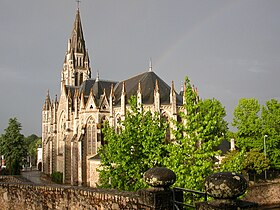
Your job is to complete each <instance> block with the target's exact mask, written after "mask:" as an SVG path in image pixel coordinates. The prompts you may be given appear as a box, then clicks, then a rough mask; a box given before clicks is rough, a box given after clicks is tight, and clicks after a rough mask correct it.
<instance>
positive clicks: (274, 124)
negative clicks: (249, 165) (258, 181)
mask: <svg viewBox="0 0 280 210" xmlns="http://www.w3.org/2000/svg"><path fill="white" fill-rule="evenodd" d="M261 117H262V125H263V134H262V135H263V138H264V135H268V136H267V138H266V153H267V157H268V158H269V160H270V164H271V166H272V167H273V168H276V169H280V103H279V102H278V101H277V100H275V99H271V100H270V101H267V102H266V106H263V107H262V115H261Z"/></svg>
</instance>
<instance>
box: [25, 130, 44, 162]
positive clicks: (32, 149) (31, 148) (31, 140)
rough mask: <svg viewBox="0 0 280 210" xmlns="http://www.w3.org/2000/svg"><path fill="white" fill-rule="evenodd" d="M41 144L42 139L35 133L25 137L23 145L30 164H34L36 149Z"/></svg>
mask: <svg viewBox="0 0 280 210" xmlns="http://www.w3.org/2000/svg"><path fill="white" fill-rule="evenodd" d="M41 144H42V139H41V138H40V137H38V136H37V135H35V134H32V135H30V136H28V137H25V145H26V149H27V153H28V156H29V157H30V162H31V163H32V165H33V164H34V163H35V164H36V159H37V149H38V147H39V146H40V145H41Z"/></svg>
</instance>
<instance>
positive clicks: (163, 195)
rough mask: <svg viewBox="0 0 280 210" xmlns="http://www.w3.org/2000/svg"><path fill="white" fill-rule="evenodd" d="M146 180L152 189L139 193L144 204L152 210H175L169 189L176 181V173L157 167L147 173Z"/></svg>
mask: <svg viewBox="0 0 280 210" xmlns="http://www.w3.org/2000/svg"><path fill="white" fill-rule="evenodd" d="M144 180H145V182H146V183H147V184H148V185H149V186H151V187H150V188H148V189H145V190H140V191H139V192H138V194H139V196H140V199H141V200H142V202H143V203H145V205H147V207H149V209H151V210H170V209H173V201H172V198H173V193H172V190H171V189H170V188H169V187H170V186H171V185H172V184H174V183H175V181H176V175H175V173H174V172H173V171H171V170H169V169H167V168H164V167H155V168H151V169H149V170H148V171H146V172H145V174H144Z"/></svg>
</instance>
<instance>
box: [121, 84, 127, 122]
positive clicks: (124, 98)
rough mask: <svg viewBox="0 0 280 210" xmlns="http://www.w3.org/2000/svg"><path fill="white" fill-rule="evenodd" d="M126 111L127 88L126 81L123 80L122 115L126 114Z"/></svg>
mask: <svg viewBox="0 0 280 210" xmlns="http://www.w3.org/2000/svg"><path fill="white" fill-rule="evenodd" d="M125 112H126V90H125V82H123V86H122V95H121V115H122V117H124V116H125Z"/></svg>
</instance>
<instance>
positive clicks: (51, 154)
mask: <svg viewBox="0 0 280 210" xmlns="http://www.w3.org/2000/svg"><path fill="white" fill-rule="evenodd" d="M91 72H92V70H91V67H90V59H89V54H88V51H87V50H86V45H85V40H84V36H83V30H82V24H81V19H80V11H79V9H78V10H77V13H76V18H75V22H74V26H73V31H72V34H71V37H70V39H69V40H68V47H67V51H66V54H65V59H64V64H63V68H62V71H61V93H60V96H59V97H55V98H54V100H51V97H50V94H49V93H48V94H47V96H46V99H45V103H44V106H43V111H42V143H43V144H42V145H43V167H42V170H43V172H44V173H46V174H51V173H52V172H54V171H59V172H62V173H63V182H64V183H68V184H71V185H85V186H93V187H94V186H96V182H97V180H98V173H97V172H96V168H97V167H98V165H99V163H100V159H99V158H98V154H97V151H98V148H99V147H100V145H102V144H103V143H104V142H103V136H102V126H103V123H104V122H105V121H109V123H110V125H111V126H113V127H115V128H116V130H118V129H119V127H120V123H119V122H120V120H123V119H124V116H125V113H126V110H127V109H129V105H128V99H129V98H130V97H131V96H132V95H135V96H136V97H137V103H138V104H139V105H142V106H143V109H144V110H151V111H152V112H159V113H160V114H161V116H162V117H163V118H164V119H165V120H167V121H169V122H171V120H170V119H173V120H179V119H178V116H177V114H178V112H179V111H180V109H181V107H182V101H183V96H182V95H183V94H182V91H181V93H180V94H177V93H176V92H175V89H174V84H173V83H172V85H171V87H170V86H168V85H167V84H166V83H165V82H164V81H163V80H162V79H161V78H159V77H158V76H157V75H156V74H155V73H154V72H153V69H152V64H151V63H150V66H149V68H148V70H147V71H146V72H144V73H142V74H139V75H136V76H134V77H131V78H129V79H126V80H123V81H120V82H115V81H107V80H101V79H100V78H99V76H98V75H97V77H96V78H95V79H91ZM172 126H173V125H172V123H170V127H172ZM167 133H168V134H167V137H166V138H172V134H170V132H167Z"/></svg>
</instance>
